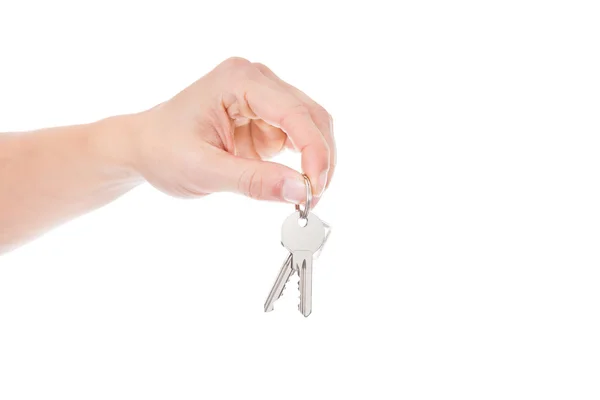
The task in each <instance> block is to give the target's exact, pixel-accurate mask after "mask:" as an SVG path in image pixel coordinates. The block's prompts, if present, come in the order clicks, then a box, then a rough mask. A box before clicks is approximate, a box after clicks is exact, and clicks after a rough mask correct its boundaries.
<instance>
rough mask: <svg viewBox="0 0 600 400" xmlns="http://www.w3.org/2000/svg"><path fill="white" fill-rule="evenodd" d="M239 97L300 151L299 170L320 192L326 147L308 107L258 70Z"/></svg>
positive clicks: (324, 178) (326, 166) (327, 163)
mask: <svg viewBox="0 0 600 400" xmlns="http://www.w3.org/2000/svg"><path fill="white" fill-rule="evenodd" d="M243 98H244V100H245V102H246V104H247V106H248V108H249V109H250V111H251V112H253V113H254V114H255V115H256V116H257V117H259V118H261V119H262V120H264V121H265V122H267V123H269V124H271V125H273V126H276V127H279V128H281V130H282V131H283V132H285V134H286V135H287V136H288V137H289V139H290V141H291V142H292V143H293V145H294V147H296V148H297V149H298V150H299V151H300V153H301V155H302V170H303V171H304V173H305V174H306V175H308V177H309V179H310V181H311V184H312V189H313V193H314V194H315V195H316V196H318V195H320V194H321V192H322V190H323V188H324V186H325V183H326V181H327V173H328V171H329V168H330V151H329V145H328V144H327V141H326V139H325V137H324V136H323V134H322V133H321V131H320V130H319V128H318V127H317V126H316V125H315V123H314V121H313V119H312V118H311V114H310V110H309V109H308V107H307V106H306V105H305V104H304V103H303V102H302V101H301V100H300V99H299V98H297V97H296V96H295V95H294V94H293V93H292V92H291V91H290V90H287V89H285V88H283V87H281V86H280V85H277V84H276V83H275V82H273V81H271V80H270V79H268V78H267V77H265V76H264V75H262V74H260V77H257V79H252V80H250V81H248V83H247V86H246V88H245V91H244V96H243Z"/></svg>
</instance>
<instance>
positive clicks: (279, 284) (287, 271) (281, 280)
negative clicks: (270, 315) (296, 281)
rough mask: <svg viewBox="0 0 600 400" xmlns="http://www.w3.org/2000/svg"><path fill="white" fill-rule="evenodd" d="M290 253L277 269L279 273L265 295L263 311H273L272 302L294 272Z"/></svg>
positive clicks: (280, 293)
mask: <svg viewBox="0 0 600 400" xmlns="http://www.w3.org/2000/svg"><path fill="white" fill-rule="evenodd" d="M292 267H293V264H292V254H291V253H290V255H288V256H287V258H286V259H285V261H284V262H283V265H282V266H281V269H280V270H279V274H278V275H277V278H276V279H275V283H273V286H272V287H271V291H270V292H269V296H267V301H265V312H270V311H273V308H274V307H273V304H274V303H275V301H276V300H277V299H279V298H280V297H281V295H282V293H283V290H284V289H285V284H286V283H287V282H288V281H289V280H290V276H292V273H293V272H294V269H293V268H292Z"/></svg>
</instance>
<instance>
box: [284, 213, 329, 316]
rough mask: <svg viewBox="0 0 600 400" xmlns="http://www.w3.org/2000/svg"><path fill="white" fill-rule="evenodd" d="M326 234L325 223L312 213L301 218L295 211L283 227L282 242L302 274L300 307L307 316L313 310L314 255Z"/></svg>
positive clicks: (294, 265) (294, 267)
mask: <svg viewBox="0 0 600 400" xmlns="http://www.w3.org/2000/svg"><path fill="white" fill-rule="evenodd" d="M302 224H304V226H302ZM326 236H327V232H326V228H325V224H324V223H323V221H321V220H320V219H319V218H318V217H317V216H316V215H314V214H312V213H308V215H307V216H306V218H301V214H300V213H298V212H295V213H293V214H292V215H290V216H289V217H287V218H286V220H285V221H284V222H283V226H282V227H281V244H283V246H284V247H285V248H286V249H288V250H289V251H290V253H292V268H293V269H295V270H297V271H298V274H299V275H300V282H299V289H300V304H299V307H298V309H299V310H300V312H301V313H302V315H304V316H305V317H308V316H309V315H310V313H311V312H312V262H313V255H314V254H315V253H316V252H317V251H318V250H319V249H320V248H321V247H322V246H323V244H324V242H325V238H326Z"/></svg>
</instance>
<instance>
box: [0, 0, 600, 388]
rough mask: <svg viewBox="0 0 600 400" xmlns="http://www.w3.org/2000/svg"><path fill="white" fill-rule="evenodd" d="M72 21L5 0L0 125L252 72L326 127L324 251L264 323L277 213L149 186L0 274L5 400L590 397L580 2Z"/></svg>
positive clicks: (592, 210)
mask: <svg viewBox="0 0 600 400" xmlns="http://www.w3.org/2000/svg"><path fill="white" fill-rule="evenodd" d="M88 3H89V2H73V3H66V2H60V1H53V2H41V1H40V2H39V3H38V2H33V1H19V2H11V1H8V0H6V1H2V2H1V3H0V131H20V130H28V129H34V128H41V127H46V126H54V125H65V124H73V123H80V122H89V121H94V120H96V119H100V118H103V117H106V116H109V115H114V114H121V113H128V112H135V111H139V110H143V109H146V108H149V107H151V106H153V105H155V104H157V103H159V102H161V101H164V100H166V99H167V98H169V97H170V96H172V95H173V94H175V93H176V92H177V91H179V90H180V89H182V88H183V87H185V86H187V85H188V84H190V83H191V82H193V81H194V80H195V79H197V78H199V77H200V76H202V75H203V74H204V73H206V72H208V71H209V70H210V69H212V68H213V67H214V66H215V65H216V64H217V63H219V62H220V61H222V60H224V59H225V58H228V57H230V56H234V55H235V56H241V57H246V58H248V59H250V60H252V61H259V62H262V63H264V64H266V65H268V66H269V67H271V68H272V69H273V70H274V71H275V73H277V74H278V75H280V76H281V77H282V78H283V79H286V80H287V81H289V82H290V83H292V84H294V85H296V86H298V87H299V88H301V89H302V90H304V91H305V92H307V93H308V94H309V95H311V96H312V97H313V98H315V99H316V100H317V101H319V102H320V103H322V104H323V105H324V106H325V107H326V108H327V109H328V110H329V111H330V113H331V114H333V116H334V120H335V129H336V138H337V143H338V155H339V169H338V171H337V175H336V176H335V180H334V182H333V184H332V185H331V188H330V190H329V191H328V192H327V193H326V194H325V196H324V198H323V200H322V202H321V204H320V205H319V207H318V208H317V210H316V213H317V215H319V216H320V217H321V218H322V219H324V220H325V221H327V222H328V223H329V224H330V225H332V227H333V233H332V235H331V238H330V241H329V243H328V244H327V247H326V248H325V251H324V252H323V254H322V256H321V257H320V258H319V259H318V260H317V262H316V264H315V277H314V279H315V280H314V311H313V314H312V315H311V316H310V317H309V318H308V319H305V318H303V317H301V316H300V314H299V313H298V311H297V310H296V303H297V300H296V294H295V293H294V286H295V284H291V285H289V286H288V290H287V291H286V295H285V297H284V298H282V299H281V300H280V302H278V303H277V305H276V309H275V311H274V312H272V313H269V314H265V313H264V312H263V309H262V306H263V302H264V299H265V297H266V295H267V293H268V291H269V288H270V285H271V284H272V282H273V280H274V278H275V275H276V274H277V272H278V269H279V267H280V264H281V262H282V261H283V258H284V256H285V251H284V250H283V248H282V247H281V246H280V244H279V232H280V224H281V222H282V221H283V219H284V218H285V217H286V216H287V215H288V214H289V213H291V211H292V208H291V207H290V206H287V205H282V204H276V203H260V202H257V201H252V200H248V199H246V198H243V197H241V196H236V195H230V194H220V195H214V196H211V197H209V198H205V199H202V200H177V199H171V198H168V197H166V196H165V195H163V194H161V193H159V192H157V191H155V190H153V189H152V188H151V187H147V186H145V187H140V188H139V189H137V190H135V191H133V192H131V193H129V194H128V195H127V196H125V197H124V198H122V199H120V200H118V201H116V202H115V203H113V204H111V205H109V206H107V207H105V208H103V209H101V210H99V211H97V212H94V213H91V214H88V215H86V216H84V217H82V218H79V219H78V220H76V221H74V222H72V223H69V224H67V225H64V226H62V227H60V228H59V229H57V230H55V231H53V232H51V233H50V234H48V235H46V236H44V237H43V238H42V239H40V240H38V241H36V242H34V243H32V244H30V245H27V246H25V247H23V248H21V249H19V250H17V251H14V252H12V253H9V254H8V255H5V256H3V257H1V258H0V399H2V400H13V399H62V400H65V399H198V398H204V399H222V398H235V399H240V398H258V399H276V398H292V399H294V398H298V399H299V398H347V397H352V396H356V397H358V398H363V399H364V398H369V399H371V398H373V399H392V398H393V399H399V398H403V399H450V398H457V399H549V398H556V399H598V398H599V396H600V344H599V343H600V339H599V338H600V323H599V318H600V317H599V314H600V272H599V268H600V263H599V261H600V252H599V240H600V189H599V184H600V157H599V152H600V143H599V140H598V137H599V135H600V117H599V115H600V73H599V71H600V61H599V51H600V50H599V49H600V28H599V24H598V21H599V19H600V13H599V12H598V10H597V9H595V8H594V7H593V6H595V5H596V4H595V3H596V2H593V1H589V2H580V1H538V2H535V1H502V2H477V1H470V2H469V1H458V2H444V1H419V2H391V1H390V2H383V1H368V2H361V3H352V2H339V4H336V3H335V2H326V1H302V2H298V1H295V2H283V1H273V2H256V1H227V2H222V1H217V0H213V1H210V2H209V1H202V2H189V3H188V4H185V5H184V3H178V2H173V1H169V2H163V4H162V5H157V6H155V5H150V4H149V3H151V2H140V3H138V4H134V3H131V2H123V1H119V2H114V3H111V2H97V3H96V5H90V4H88ZM281 160H282V161H283V162H286V163H288V164H289V165H292V166H295V167H296V166H298V165H299V162H298V160H297V156H296V155H285V156H283V157H282V158H281ZM0 206H1V205H0ZM0 229H1V227H0ZM290 287H291V289H290Z"/></svg>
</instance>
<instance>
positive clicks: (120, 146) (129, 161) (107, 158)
mask: <svg viewBox="0 0 600 400" xmlns="http://www.w3.org/2000/svg"><path fill="white" fill-rule="evenodd" d="M90 126H91V129H90V135H89V144H90V146H91V148H92V150H91V151H92V152H93V154H95V155H96V156H98V157H99V158H100V159H101V160H102V165H104V166H105V170H106V172H107V173H109V174H110V175H111V176H114V177H116V178H117V179H119V180H121V181H123V182H128V183H129V182H130V183H132V184H138V183H141V182H143V180H144V179H143V177H142V175H141V174H140V173H139V171H138V170H137V168H136V160H137V153H138V149H137V148H136V144H135V143H136V140H135V138H136V137H137V136H138V132H139V131H140V130H141V127H142V124H141V121H140V115H138V114H127V115H118V116H114V117H109V118H106V119H103V120H100V121H97V122H95V123H93V124H91V125H90Z"/></svg>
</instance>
